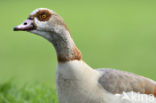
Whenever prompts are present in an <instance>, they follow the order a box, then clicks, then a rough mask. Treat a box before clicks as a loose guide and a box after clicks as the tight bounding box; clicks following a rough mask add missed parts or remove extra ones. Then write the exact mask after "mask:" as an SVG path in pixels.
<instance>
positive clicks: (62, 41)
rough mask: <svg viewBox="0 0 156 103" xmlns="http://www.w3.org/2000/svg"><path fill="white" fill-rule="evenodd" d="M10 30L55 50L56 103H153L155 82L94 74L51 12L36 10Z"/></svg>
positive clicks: (125, 74) (123, 75)
mask: <svg viewBox="0 0 156 103" xmlns="http://www.w3.org/2000/svg"><path fill="white" fill-rule="evenodd" d="M14 30H15V31H28V32H31V33H34V34H37V35H40V36H42V37H44V38H45V39H47V40H48V41H49V42H50V43H52V44H53V46H54V47H55V50H56V53H57V60H58V65H57V72H56V82H57V83H56V84H57V86H56V87H57V94H58V98H59V102H60V103H145V97H148V98H152V97H153V101H152V102H149V101H148V102H147V103H156V100H155V97H156V82H155V81H153V80H151V79H148V78H145V77H143V76H139V75H136V74H133V73H128V72H124V71H119V70H115V69H97V70H95V69H93V68H91V67H90V66H88V65H87V64H86V63H85V62H84V61H83V60H82V58H81V52H80V50H79V49H78V48H77V47H76V45H75V43H74V41H73V40H72V37H71V34H70V32H69V29H68V28H67V26H66V24H65V22H64V20H63V19H62V18H61V17H60V16H59V15H58V14H57V13H55V12H54V11H52V10H49V9H46V8H38V9H36V10H34V11H33V12H32V13H31V14H30V15H29V17H28V18H27V19H26V20H25V21H24V23H22V24H20V25H18V26H16V27H15V28H14ZM132 93H133V95H131V94H132ZM134 94H135V96H136V95H139V96H142V97H143V101H141V100H140V101H139V102H138V101H137V102H136V100H134V99H133V96H134ZM150 94H152V95H150ZM125 95H127V96H128V97H129V98H131V99H127V98H125ZM146 100H147V98H146Z"/></svg>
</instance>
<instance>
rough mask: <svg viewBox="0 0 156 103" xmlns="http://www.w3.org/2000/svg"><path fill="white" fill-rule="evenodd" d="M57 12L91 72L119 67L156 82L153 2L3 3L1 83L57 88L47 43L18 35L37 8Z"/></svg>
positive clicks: (65, 0) (155, 3) (53, 59)
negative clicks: (23, 24)
mask: <svg viewBox="0 0 156 103" xmlns="http://www.w3.org/2000/svg"><path fill="white" fill-rule="evenodd" d="M41 7H44V8H49V9H53V10H54V11H56V12H57V13H59V14H60V15H61V16H62V17H63V18H64V19H65V22H66V24H67V25H68V27H69V29H70V31H71V34H72V37H73V39H74V41H75V43H76V44H77V46H78V48H79V49H80V50H81V52H82V54H83V60H84V61H85V62H87V63H88V64H89V65H90V66H92V67H93V68H103V67H106V68H116V69H120V70H124V71H129V72H133V73H137V74H140V75H143V76H146V77H149V78H151V79H154V80H156V76H155V75H156V1H155V0H101V1H100V0H95V1H91V0H75V1H74V0H0V11H1V12H0V13H1V14H0V83H3V82H5V81H7V80H9V79H11V78H14V79H15V80H16V83H17V85H21V84H23V83H33V82H40V83H45V84H47V85H49V86H52V87H54V88H55V72H56V65H57V60H56V53H55V50H54V48H53V47H52V45H51V44H50V43H49V42H48V41H47V40H45V39H43V38H41V37H39V36H36V35H33V34H31V33H27V32H14V31H13V27H15V26H16V25H18V24H20V23H22V22H23V21H24V20H25V19H26V18H27V17H28V15H29V14H30V13H31V12H32V11H33V10H34V9H36V8H41Z"/></svg>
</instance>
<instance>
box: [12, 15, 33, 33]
mask: <svg viewBox="0 0 156 103" xmlns="http://www.w3.org/2000/svg"><path fill="white" fill-rule="evenodd" d="M34 29H35V25H34V23H33V20H32V19H29V18H28V19H27V20H25V21H24V22H23V23H22V24H20V25H18V26H16V27H15V28H14V31H31V30H34Z"/></svg>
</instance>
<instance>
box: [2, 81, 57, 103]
mask: <svg viewBox="0 0 156 103" xmlns="http://www.w3.org/2000/svg"><path fill="white" fill-rule="evenodd" d="M0 103H58V100H57V96H56V90H54V89H52V88H49V87H47V86H46V85H43V84H41V83H39V84H38V83H33V84H31V85H30V84H25V85H23V86H21V87H20V88H19V87H17V85H16V84H15V82H14V83H13V82H11V81H7V82H5V83H4V84H0Z"/></svg>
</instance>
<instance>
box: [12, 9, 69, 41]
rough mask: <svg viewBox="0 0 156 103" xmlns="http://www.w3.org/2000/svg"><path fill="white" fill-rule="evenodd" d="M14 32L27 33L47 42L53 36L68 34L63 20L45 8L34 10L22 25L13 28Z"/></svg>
mask: <svg viewBox="0 0 156 103" xmlns="http://www.w3.org/2000/svg"><path fill="white" fill-rule="evenodd" d="M14 31H28V32H31V33H34V34H38V35H40V36H42V37H44V38H46V39H48V40H52V39H53V38H52V36H54V35H57V36H59V35H61V36H63V35H62V34H67V33H65V32H69V30H68V28H67V26H66V24H65V23H64V20H63V19H62V18H61V17H60V16H59V15H58V14H57V13H55V12H54V11H53V10H50V9H47V8H38V9H36V10H34V11H33V12H32V13H31V14H30V15H29V16H28V18H27V19H26V20H25V21H24V22H23V23H22V24H20V25H18V26H16V27H15V28H14ZM68 34H69V33H68Z"/></svg>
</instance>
